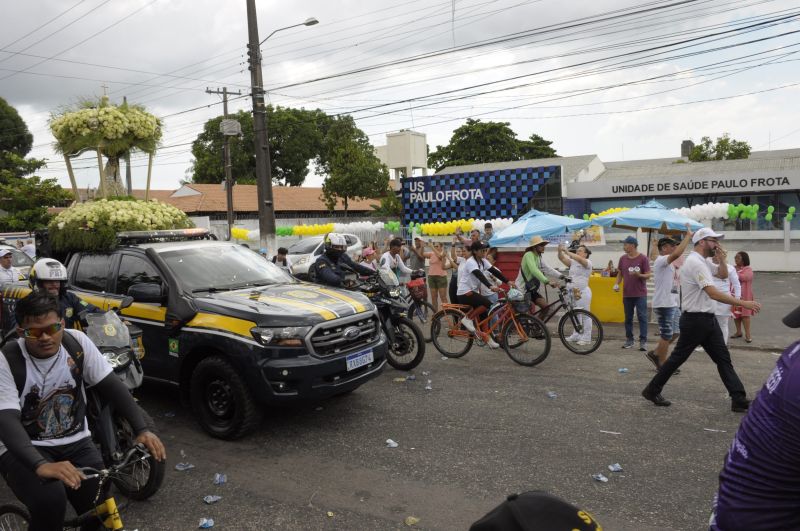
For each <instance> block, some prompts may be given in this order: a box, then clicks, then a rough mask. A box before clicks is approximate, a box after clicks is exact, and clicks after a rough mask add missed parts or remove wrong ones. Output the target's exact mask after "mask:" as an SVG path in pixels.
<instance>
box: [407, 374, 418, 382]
mask: <svg viewBox="0 0 800 531" xmlns="http://www.w3.org/2000/svg"><path fill="white" fill-rule="evenodd" d="M416 379H417V377H416V376H414V375H413V374H409V375H408V376H406V380H409V381H412V382H413V381H414V380H416Z"/></svg>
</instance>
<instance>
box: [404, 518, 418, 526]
mask: <svg viewBox="0 0 800 531" xmlns="http://www.w3.org/2000/svg"><path fill="white" fill-rule="evenodd" d="M403 523H404V524H406V525H407V526H409V527H411V526H412V525H417V524H418V523H419V518H417V517H416V516H406V519H405V520H403Z"/></svg>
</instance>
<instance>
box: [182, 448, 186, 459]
mask: <svg viewBox="0 0 800 531" xmlns="http://www.w3.org/2000/svg"><path fill="white" fill-rule="evenodd" d="M181 459H186V452H184V451H183V450H181Z"/></svg>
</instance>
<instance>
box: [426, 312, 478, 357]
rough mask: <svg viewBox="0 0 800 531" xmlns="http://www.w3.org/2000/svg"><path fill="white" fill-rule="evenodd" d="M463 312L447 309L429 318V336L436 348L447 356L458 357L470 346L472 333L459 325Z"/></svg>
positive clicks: (467, 350)
mask: <svg viewBox="0 0 800 531" xmlns="http://www.w3.org/2000/svg"><path fill="white" fill-rule="evenodd" d="M462 317H464V313H463V312H460V311H458V310H453V309H447V310H442V311H440V312H438V313H437V314H436V315H434V316H433V319H432V320H431V338H432V339H433V346H435V347H436V350H438V351H439V352H441V353H442V355H443V356H447V357H448V358H460V357H461V356H463V355H464V354H466V353H467V352H469V349H471V348H472V341H473V338H472V334H469V332H467V330H466V329H465V328H464V327H463V326H462V325H461V318H462Z"/></svg>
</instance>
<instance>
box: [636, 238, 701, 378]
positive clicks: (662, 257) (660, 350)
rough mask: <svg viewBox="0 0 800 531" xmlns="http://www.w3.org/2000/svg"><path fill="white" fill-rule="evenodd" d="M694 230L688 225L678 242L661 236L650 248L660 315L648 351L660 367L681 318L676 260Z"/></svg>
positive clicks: (655, 303) (655, 304)
mask: <svg viewBox="0 0 800 531" xmlns="http://www.w3.org/2000/svg"><path fill="white" fill-rule="evenodd" d="M691 239H692V231H691V230H689V226H688V225H687V226H686V235H685V236H684V238H683V240H682V241H681V242H680V244H679V243H678V242H676V241H675V240H673V239H672V238H661V239H659V240H658V243H657V245H656V247H654V248H653V249H652V250H651V251H650V259H651V260H653V278H654V280H653V283H654V284H655V290H654V291H653V303H652V304H653V313H654V314H655V315H656V318H657V319H658V331H659V339H658V344H657V345H656V348H655V350H650V351H648V352H647V353H645V356H646V357H647V359H648V360H650V362H651V363H652V364H653V365H655V367H656V370H658V369H659V368H660V367H661V365H663V364H664V362H665V361H667V350H668V349H669V346H670V344H672V343H673V342H674V341H675V340H676V339H678V335H679V325H678V322H679V319H680V317H681V310H680V297H679V293H678V279H677V276H676V274H675V272H676V268H675V264H674V262H675V261H676V260H677V259H678V258H680V257H681V256H682V255H683V252H684V251H685V250H686V247H687V246H688V245H689V241H690V240H691Z"/></svg>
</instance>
